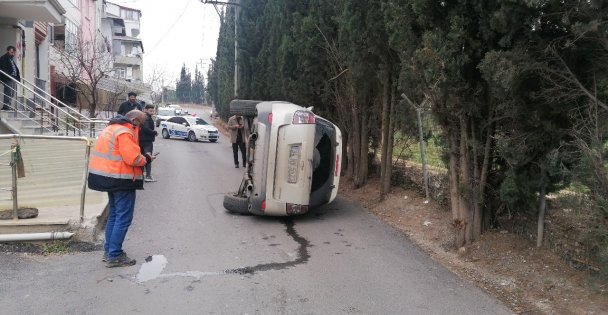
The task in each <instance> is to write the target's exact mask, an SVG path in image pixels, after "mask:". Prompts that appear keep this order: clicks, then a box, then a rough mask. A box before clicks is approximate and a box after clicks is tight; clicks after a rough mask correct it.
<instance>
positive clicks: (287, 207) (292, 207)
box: [285, 203, 308, 214]
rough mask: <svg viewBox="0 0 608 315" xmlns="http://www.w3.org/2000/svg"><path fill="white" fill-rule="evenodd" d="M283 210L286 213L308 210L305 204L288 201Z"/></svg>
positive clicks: (298, 212) (300, 212) (299, 212)
mask: <svg viewBox="0 0 608 315" xmlns="http://www.w3.org/2000/svg"><path fill="white" fill-rule="evenodd" d="M285 212H287V214H302V213H306V212H308V206H307V205H298V204H295V203H288V204H286V205H285Z"/></svg>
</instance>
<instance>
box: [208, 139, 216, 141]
mask: <svg viewBox="0 0 608 315" xmlns="http://www.w3.org/2000/svg"><path fill="white" fill-rule="evenodd" d="M209 142H217V139H213V140H209Z"/></svg>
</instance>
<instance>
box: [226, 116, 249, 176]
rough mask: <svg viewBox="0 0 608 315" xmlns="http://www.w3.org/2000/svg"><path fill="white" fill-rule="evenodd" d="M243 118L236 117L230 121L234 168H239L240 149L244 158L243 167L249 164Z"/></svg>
mask: <svg viewBox="0 0 608 315" xmlns="http://www.w3.org/2000/svg"><path fill="white" fill-rule="evenodd" d="M243 127H244V125H243V117H242V116H240V115H234V116H232V117H230V118H229V119H228V129H230V141H231V142H232V156H233V158H234V167H236V168H239V149H240V150H241V156H242V158H243V167H245V166H246V165H247V164H246V163H247V159H246V157H247V155H246V154H245V129H244V128H243Z"/></svg>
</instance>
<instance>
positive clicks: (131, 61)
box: [114, 56, 142, 67]
mask: <svg viewBox="0 0 608 315" xmlns="http://www.w3.org/2000/svg"><path fill="white" fill-rule="evenodd" d="M114 64H120V65H133V66H140V67H141V65H142V59H141V57H136V56H131V57H129V56H114Z"/></svg>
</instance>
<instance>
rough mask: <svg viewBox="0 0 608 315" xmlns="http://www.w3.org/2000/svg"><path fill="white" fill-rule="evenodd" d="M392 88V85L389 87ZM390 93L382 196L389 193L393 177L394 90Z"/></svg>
mask: <svg viewBox="0 0 608 315" xmlns="http://www.w3.org/2000/svg"><path fill="white" fill-rule="evenodd" d="M391 86H392V85H391ZM391 90H392V93H391V94H389V95H390V99H389V109H388V111H389V115H388V117H389V121H388V137H387V140H386V141H387V148H386V174H385V176H384V181H383V183H382V191H383V192H384V194H388V193H390V191H391V179H392V175H393V148H394V146H393V145H394V135H395V117H394V114H395V94H396V91H395V89H391Z"/></svg>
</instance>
